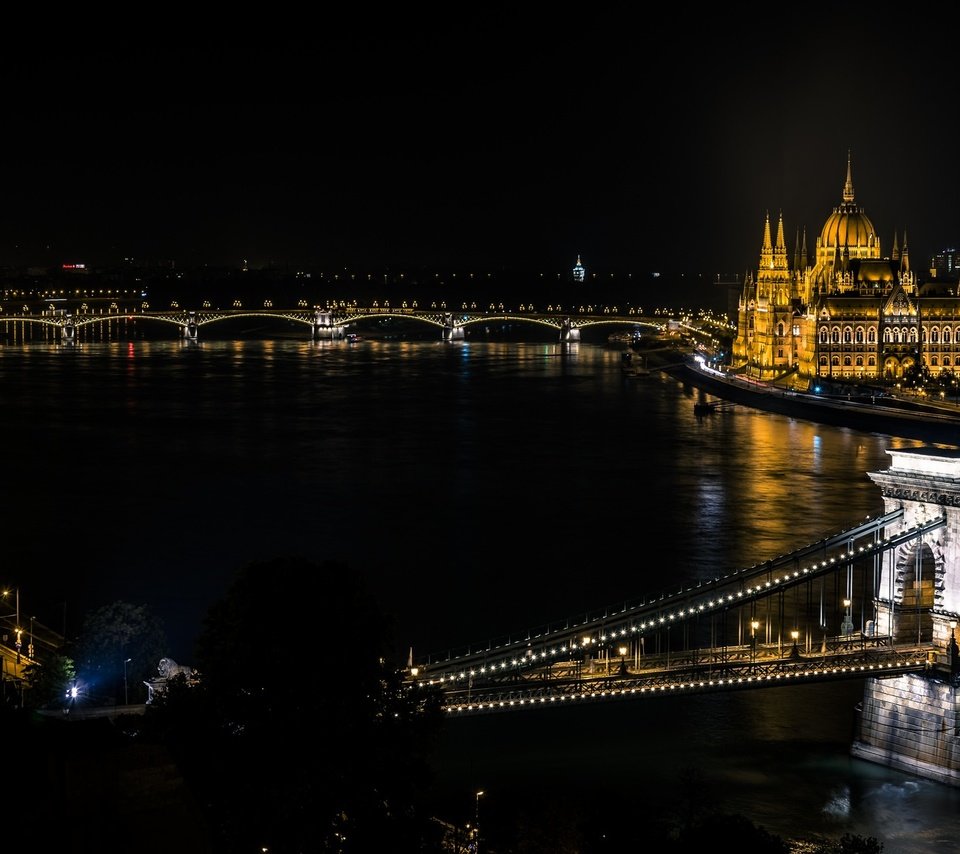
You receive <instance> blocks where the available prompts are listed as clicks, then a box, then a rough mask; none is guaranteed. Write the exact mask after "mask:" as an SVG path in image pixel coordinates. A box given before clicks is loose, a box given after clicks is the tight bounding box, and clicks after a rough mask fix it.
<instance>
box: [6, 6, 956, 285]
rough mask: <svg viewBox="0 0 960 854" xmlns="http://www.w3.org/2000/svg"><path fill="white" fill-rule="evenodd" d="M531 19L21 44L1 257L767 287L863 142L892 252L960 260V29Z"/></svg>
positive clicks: (426, 20) (235, 27)
mask: <svg viewBox="0 0 960 854" xmlns="http://www.w3.org/2000/svg"><path fill="white" fill-rule="evenodd" d="M557 8H558V9H559V7H557ZM509 9H510V7H504V8H502V9H499V10H498V9H496V8H495V7H490V9H489V10H487V11H482V12H476V13H473V14H471V15H469V16H465V17H461V18H459V19H457V20H452V19H451V20H444V19H439V18H436V17H430V16H427V15H422V16H421V17H420V18H419V19H418V18H416V17H410V16H404V17H401V16H399V15H397V16H395V17H394V18H393V19H392V20H386V21H384V20H381V21H379V22H378V25H377V28H376V30H375V31H373V30H370V29H369V22H367V24H366V25H365V26H367V28H366V29H361V25H362V24H363V21H362V15H363V14H364V13H363V10H361V12H360V14H358V15H357V17H356V18H355V19H354V20H351V21H347V20H346V19H344V20H343V21H337V22H329V23H328V25H326V26H315V25H309V23H308V22H307V21H306V20H304V21H300V22H298V21H296V20H287V21H285V22H272V23H271V24H262V22H258V21H256V20H253V19H251V20H247V21H243V22H234V23H233V24H232V26H231V27H230V28H229V29H228V30H225V31H223V32H222V33H218V34H216V36H215V37H211V38H210V39H209V40H203V41H202V43H201V41H200V40H199V39H198V40H197V43H194V44H192V45H189V46H184V45H183V44H181V43H180V42H178V41H177V39H175V38H172V37H170V38H168V37H166V35H164V34H163V31H158V32H156V33H152V32H151V33H150V34H147V35H145V34H144V33H143V32H140V33H137V35H136V37H135V38H134V37H131V38H127V39H114V38H113V37H110V38H106V37H104V38H101V39H99V40H96V39H90V38H85V39H78V42H77V44H76V45H71V44H69V43H67V42H63V43H60V44H58V45H56V46H55V47H54V48H52V49H48V50H47V51H46V52H42V51H41V52H36V53H35V51H36V47H37V46H36V44H32V45H29V46H24V47H21V48H19V49H17V52H14V53H10V54H8V55H7V56H6V58H5V59H4V60H3V61H4V62H5V63H6V65H7V68H6V72H7V74H6V77H7V81H8V84H9V86H8V88H9V90H10V91H11V92H13V93H15V94H14V96H13V97H12V100H11V101H10V102H8V104H7V107H6V113H7V122H6V133H4V134H3V138H2V141H0V151H2V153H3V155H4V162H5V163H6V164H7V170H6V171H7V174H6V176H5V179H4V181H3V183H2V186H0V198H2V199H3V204H2V205H0V209H2V211H3V213H2V215H0V264H3V263H23V262H28V263H47V262H50V263H59V262H61V261H63V260H86V261H88V262H90V263H97V262H105V263H109V262H111V261H114V260H117V259H119V258H121V257H123V256H125V255H133V256H135V257H141V258H173V259H176V261H177V262H178V263H179V264H181V265H192V264H197V263H210V264H239V262H240V259H242V258H248V259H249V260H250V262H251V264H254V265H260V264H264V263H268V262H274V263H281V264H285V263H290V264H303V265H312V266H319V267H322V268H326V269H333V268H337V267H343V266H350V267H355V268H357V267H359V268H371V267H374V268H379V267H382V266H384V265H390V266H393V267H415V266H427V267H432V266H452V267H457V268H473V267H476V268H478V269H488V270H490V269H496V268H502V267H524V268H529V269H541V270H561V269H567V268H568V267H569V266H571V265H572V263H573V261H574V260H575V258H576V255H577V254H578V253H581V254H582V256H583V260H584V263H585V264H586V265H587V266H588V268H591V269H594V270H630V271H634V272H637V273H642V272H644V271H651V270H660V271H664V272H667V273H669V272H676V271H686V272H688V273H693V274H704V275H715V274H716V273H718V272H743V271H744V270H745V269H746V268H748V267H755V265H756V263H757V260H758V253H759V247H760V241H761V237H762V229H763V218H764V215H765V212H766V211H767V210H770V212H771V215H772V216H773V217H774V218H775V217H776V216H777V215H778V213H779V211H780V210H782V211H783V213H784V217H785V224H786V229H787V235H788V244H789V245H790V246H791V247H792V246H793V241H794V238H795V235H796V232H797V229H799V228H804V227H806V229H807V233H808V241H809V245H810V248H811V250H812V248H813V244H814V243H815V239H816V235H817V234H818V233H819V229H820V227H821V226H822V224H823V221H824V220H825V218H826V217H827V215H828V214H829V213H830V210H831V208H832V207H833V206H834V205H836V204H837V203H839V202H840V200H841V199H840V194H841V190H842V186H843V179H844V173H845V168H846V156H847V150H848V149H851V150H852V152H853V164H854V184H855V187H856V192H857V200H858V202H860V203H862V204H863V205H864V206H865V208H866V211H867V213H868V214H869V215H870V217H871V219H872V220H873V222H874V225H875V226H876V227H877V230H878V232H879V235H880V238H881V240H882V242H883V246H884V249H885V250H889V248H890V245H891V243H892V238H893V234H894V231H895V230H896V231H897V232H898V233H900V234H902V231H903V229H907V231H908V234H909V239H910V247H911V252H912V258H913V261H914V265H915V266H918V267H919V268H921V269H922V268H924V267H926V261H927V258H928V256H929V255H930V253H932V252H933V251H935V250H937V249H939V248H942V247H943V246H945V245H950V244H955V243H960V216H958V202H960V199H958V190H957V181H956V178H955V163H956V158H957V151H958V132H957V131H958V128H957V121H956V119H955V118H954V116H955V115H956V114H957V106H958V105H957V93H956V80H957V75H956V72H955V66H956V64H957V60H956V59H955V58H954V57H955V51H954V50H953V49H952V48H951V47H950V40H949V38H945V37H944V36H943V35H941V34H942V33H944V32H947V31H949V28H950V26H951V24H950V22H949V21H945V20H942V19H936V18H934V17H933V16H932V15H931V16H930V17H929V19H909V20H906V21H904V20H902V14H901V15H900V17H896V16H890V17H889V18H886V16H882V15H880V13H879V12H871V13H870V14H869V16H865V17H869V18H870V21H871V23H869V24H868V25H866V26H867V28H865V25H864V23H863V22H862V21H861V20H859V19H858V18H859V15H860V13H859V12H857V13H856V15H855V14H854V13H844V12H842V11H841V12H831V13H830V15H829V16H828V18H829V20H828V22H827V23H824V21H823V20H818V21H815V20H810V21H804V20H802V19H799V18H796V17H788V16H787V15H786V14H783V15H780V16H778V15H777V13H776V12H773V13H765V14H764V16H763V17H760V16H757V15H755V14H753V13H750V14H749V15H748V14H747V13H737V12H731V11H730V10H729V9H728V10H726V11H725V13H724V14H723V15H722V16H718V17H717V18H716V19H715V20H704V21H700V20H698V19H696V18H695V17H694V12H693V10H692V7H691V8H690V9H686V10H683V9H680V8H679V7H678V11H677V13H676V16H675V17H667V18H664V19H662V20H659V21H657V20H652V19H649V18H644V17H642V16H643V13H642V11H641V10H640V8H639V7H623V8H622V10H621V11H620V12H619V13H609V14H594V15H584V14H582V13H580V12H578V13H577V14H576V15H571V14H570V13H568V12H549V13H548V12H547V11H544V10H541V11H540V13H539V15H540V17H539V18H537V19H536V20H533V19H525V20H520V19H519V17H518V15H517V13H516V12H515V11H509ZM368 11H369V10H368ZM659 14H661V15H663V14H664V13H663V12H662V11H661V12H660V13H659ZM370 15H371V16H373V12H370ZM881 17H884V18H885V20H883V21H880V20H878V19H879V18H881ZM845 18H846V20H845ZM281 24H282V26H281ZM20 51H22V54H23V55H19V52H20ZM28 58H29V60H30V61H29V62H27V59H28Z"/></svg>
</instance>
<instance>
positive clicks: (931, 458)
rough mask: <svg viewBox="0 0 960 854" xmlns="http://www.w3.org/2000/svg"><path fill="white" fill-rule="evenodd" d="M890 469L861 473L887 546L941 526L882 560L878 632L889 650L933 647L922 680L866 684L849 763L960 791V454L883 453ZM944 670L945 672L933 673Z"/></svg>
mask: <svg viewBox="0 0 960 854" xmlns="http://www.w3.org/2000/svg"><path fill="white" fill-rule="evenodd" d="M887 453H888V454H889V455H890V457H891V458H892V460H893V464H892V465H891V466H890V468H889V469H887V470H886V471H882V472H868V475H869V477H870V479H871V480H872V481H873V482H874V483H876V484H878V485H879V486H880V489H881V490H882V492H883V503H884V509H885V510H886V511H888V512H889V511H893V510H896V509H898V508H900V507H903V516H902V517H900V519H898V520H897V521H895V522H893V523H892V524H890V525H888V526H887V528H886V530H885V534H886V535H887V536H888V537H889V536H895V535H896V534H898V533H901V532H903V531H905V530H908V529H912V528H915V527H916V526H918V525H921V524H923V523H924V522H931V521H934V520H936V519H938V518H942V519H943V520H944V524H943V525H941V526H939V527H936V528H934V529H932V530H928V531H927V533H925V534H920V535H918V536H917V537H916V538H915V539H910V540H908V541H907V542H904V543H901V544H899V545H897V546H895V547H893V548H890V549H886V550H885V551H884V553H883V562H882V565H881V570H880V578H879V583H878V586H877V589H876V591H875V596H876V601H875V604H876V616H877V632H878V634H880V635H886V634H890V635H891V636H892V638H893V640H894V642H895V643H904V644H911V645H912V644H915V643H916V644H918V645H919V644H932V647H933V648H932V650H931V651H930V652H929V653H928V666H927V672H926V673H923V674H906V675H903V676H895V677H888V678H870V679H867V680H866V683H865V685H864V692H863V702H862V703H861V704H860V706H859V711H858V720H857V733H856V737H855V740H854V742H853V745H852V748H851V753H852V754H853V755H854V756H856V757H858V758H860V759H866V760H869V761H871V762H876V763H878V764H881V765H886V766H887V767H890V768H896V769H898V770H901V771H906V772H907V773H909V774H915V775H917V776H919V777H924V778H927V779H930V780H936V781H937V782H940V783H945V784H947V785H951V786H960V693H958V684H960V678H958V674H960V660H958V659H960V649H958V648H957V642H956V639H955V634H954V633H955V629H956V626H957V615H958V612H960V577H958V576H960V549H958V541H960V450H944V449H940V448H909V449H903V450H888V451H887ZM942 664H946V667H941V666H938V665H942Z"/></svg>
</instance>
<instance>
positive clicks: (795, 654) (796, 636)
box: [790, 629, 800, 658]
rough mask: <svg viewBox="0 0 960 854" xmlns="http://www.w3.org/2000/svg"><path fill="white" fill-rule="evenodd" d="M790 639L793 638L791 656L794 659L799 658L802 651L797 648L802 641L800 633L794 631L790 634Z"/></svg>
mask: <svg viewBox="0 0 960 854" xmlns="http://www.w3.org/2000/svg"><path fill="white" fill-rule="evenodd" d="M790 637H791V638H793V649H792V650H790V655H791V657H792V658H797V657H798V656H799V655H800V650H799V648H798V647H797V641H798V640H799V639H800V632H799V631H797V630H796V629H794V630H793V631H791V632H790Z"/></svg>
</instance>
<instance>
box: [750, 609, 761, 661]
mask: <svg viewBox="0 0 960 854" xmlns="http://www.w3.org/2000/svg"><path fill="white" fill-rule="evenodd" d="M759 628H760V621H759V620H751V621H750V653H751V656H750V658H751V661H750V663H751V664H752V665H753V666H756V664H757V629H759Z"/></svg>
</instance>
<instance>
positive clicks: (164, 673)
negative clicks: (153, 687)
mask: <svg viewBox="0 0 960 854" xmlns="http://www.w3.org/2000/svg"><path fill="white" fill-rule="evenodd" d="M157 671H158V672H159V673H160V677H161V678H162V679H172V678H173V677H174V676H181V675H182V676H184V677H185V678H186V679H187V680H189V679H192V678H193V677H194V676H195V675H196V671H195V670H194V669H193V668H192V667H185V666H184V665H182V664H177V662H175V661H174V660H173V659H172V658H161V659H160V663H159V664H158V665H157Z"/></svg>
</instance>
